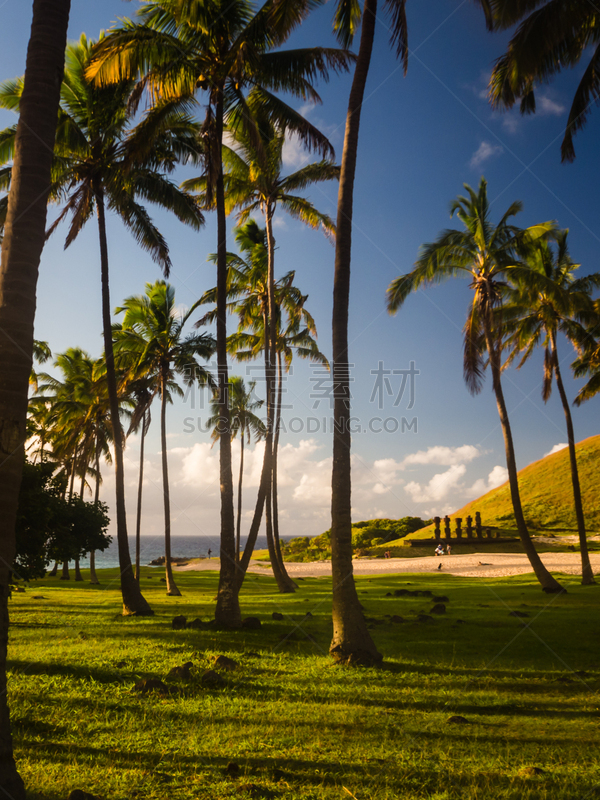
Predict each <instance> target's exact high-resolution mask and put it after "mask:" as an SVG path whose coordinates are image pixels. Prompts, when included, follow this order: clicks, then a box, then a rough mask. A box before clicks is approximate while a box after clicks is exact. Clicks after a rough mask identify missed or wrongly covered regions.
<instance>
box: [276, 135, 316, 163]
mask: <svg viewBox="0 0 600 800" xmlns="http://www.w3.org/2000/svg"><path fill="white" fill-rule="evenodd" d="M281 155H282V159H283V166H284V167H288V168H291V169H294V170H297V169H300V167H304V166H306V164H308V162H309V161H310V155H309V153H308V151H307V150H306V148H305V147H304V145H303V144H302V142H301V141H300V139H299V138H298V137H297V136H288V137H286V140H285V144H284V145H283V152H282V154H281Z"/></svg>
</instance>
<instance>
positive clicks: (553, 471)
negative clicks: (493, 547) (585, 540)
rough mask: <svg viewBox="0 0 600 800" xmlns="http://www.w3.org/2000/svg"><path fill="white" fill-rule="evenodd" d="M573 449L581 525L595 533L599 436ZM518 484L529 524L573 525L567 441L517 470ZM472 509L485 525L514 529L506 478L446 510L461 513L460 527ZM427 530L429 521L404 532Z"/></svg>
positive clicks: (599, 520) (599, 513) (598, 529)
mask: <svg viewBox="0 0 600 800" xmlns="http://www.w3.org/2000/svg"><path fill="white" fill-rule="evenodd" d="M576 452H577V465H578V468H579V480H580V483H581V494H582V497H583V510H584V513H585V521H586V528H587V530H588V533H600V491H599V486H598V484H599V482H600V436H591V437H590V438H589V439H584V440H583V441H582V442H579V444H577V445H576ZM519 489H520V491H521V502H522V503H523V513H524V514H525V519H526V520H527V523H528V525H529V526H530V527H531V529H532V530H537V531H539V530H549V529H552V528H554V529H557V528H568V529H571V530H573V532H576V531H577V522H576V520H575V510H574V508H573V488H572V484H571V469H570V466H569V451H568V449H567V448H566V447H565V448H564V449H563V450H560V451H559V452H558V453H553V454H552V455H550V456H546V457H545V458H542V459H540V460H539V461H534V462H533V464H530V465H529V466H528V467H525V468H524V469H522V470H520V471H519ZM476 511H479V513H480V514H481V521H482V523H483V525H484V526H486V525H489V526H490V527H498V528H509V529H510V528H513V529H514V528H515V518H514V515H513V510H512V503H511V500H510V490H509V487H508V482H507V483H504V484H502V486H499V487H498V488H497V489H492V490H491V491H490V492H488V493H487V494H484V495H482V496H481V497H479V498H478V499H477V500H473V501H472V502H470V503H467V505H466V506H463V507H462V508H460V509H458V511H455V512H453V513H452V514H449V516H450V518H451V519H454V518H455V517H461V518H462V520H463V529H464V527H465V519H466V517H467V516H469V515H470V516H472V517H473V520H474V519H475V512H476ZM432 530H433V526H428V527H427V528H423V529H422V530H420V531H418V532H416V533H413V534H409V536H408V537H407V538H410V539H414V538H425V537H426V536H430V535H432ZM452 530H454V525H452Z"/></svg>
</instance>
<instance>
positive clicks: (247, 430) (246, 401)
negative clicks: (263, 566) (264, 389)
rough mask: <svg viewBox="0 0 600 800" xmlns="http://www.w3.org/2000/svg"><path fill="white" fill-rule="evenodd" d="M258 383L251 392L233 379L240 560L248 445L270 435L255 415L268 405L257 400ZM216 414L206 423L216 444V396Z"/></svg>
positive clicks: (232, 422)
mask: <svg viewBox="0 0 600 800" xmlns="http://www.w3.org/2000/svg"><path fill="white" fill-rule="evenodd" d="M255 389H256V381H250V383H249V384H248V389H246V385H245V383H244V379H243V378H241V377H239V376H238V375H232V376H231V377H230V378H229V415H230V416H229V424H230V426H231V437H232V439H235V437H236V436H237V434H238V433H239V434H240V472H239V478H238V493H237V519H236V529H235V547H236V558H237V560H238V561H239V558H240V534H241V525H242V481H243V477H244V443H245V442H246V441H247V444H250V443H251V441H252V436H254V440H255V441H256V442H258V441H259V440H260V439H262V438H263V437H264V435H265V432H266V426H265V424H264V423H263V421H262V420H261V419H260V417H257V416H256V414H255V413H254V412H255V411H258V409H259V408H261V407H262V406H263V404H264V400H255V399H254V396H255V394H254V393H255ZM211 406H212V412H213V413H212V415H211V416H210V417H209V418H208V420H207V421H206V426H207V428H212V434H211V436H212V438H213V440H214V441H215V442H216V441H217V440H218V439H219V436H220V435H221V425H222V420H221V417H220V415H219V411H220V406H219V403H218V398H216V397H213V400H212V403H211Z"/></svg>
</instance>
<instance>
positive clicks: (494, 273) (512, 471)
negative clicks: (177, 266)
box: [388, 178, 562, 592]
mask: <svg viewBox="0 0 600 800" xmlns="http://www.w3.org/2000/svg"><path fill="white" fill-rule="evenodd" d="M464 186H465V189H466V191H467V196H459V197H458V198H457V199H456V200H454V201H453V202H452V203H451V204H450V215H451V216H454V214H456V215H457V217H458V218H459V219H460V221H461V222H462V223H463V225H464V228H465V230H463V231H461V230H446V231H443V232H442V233H441V234H440V236H439V237H438V238H437V239H436V241H435V242H433V243H429V244H425V245H423V246H422V248H421V253H420V256H419V258H418V259H417V261H416V263H415V268H414V269H413V270H412V272H409V273H408V274H406V275H401V276H400V277H399V278H396V279H395V280H394V281H392V283H391V284H390V286H389V288H388V310H389V311H390V313H392V314H394V313H396V311H397V310H398V309H399V308H400V307H401V306H402V304H403V303H404V301H405V300H406V298H407V297H408V295H409V294H410V293H411V292H414V291H416V290H417V289H419V288H421V287H422V286H430V285H432V284H436V283H441V282H442V281H444V280H446V279H448V278H453V277H456V276H466V277H467V278H469V280H470V281H471V284H470V286H471V288H472V289H473V301H472V303H471V305H470V307H469V311H468V316H467V321H466V323H465V328H464V333H465V337H464V359H463V376H464V379H465V382H466V384H467V388H468V389H469V391H470V392H471V394H477V393H479V392H480V391H481V389H482V386H483V370H484V366H485V362H484V353H485V351H486V350H487V357H488V360H489V365H490V369H491V372H492V385H493V389H494V394H495V396H496V404H497V406H498V413H499V415H500V424H501V426H502V434H503V436H504V446H505V450H506V467H507V469H508V481H509V485H510V495H511V499H512V505H513V510H514V515H515V520H516V523H517V529H518V531H519V538H520V539H521V543H522V545H523V549H524V550H525V552H526V554H527V557H528V558H529V562H530V564H531V566H532V568H533V571H534V572H535V574H536V577H537V579H538V580H539V582H540V584H541V585H542V588H543V589H544V591H546V592H556V591H561V590H562V589H561V586H560V584H559V583H558V582H557V581H556V580H555V579H554V578H553V577H552V575H551V574H550V573H549V572H548V570H547V569H546V567H545V566H544V564H543V563H542V560H541V559H540V557H539V555H538V553H537V551H536V549H535V547H534V545H533V542H532V540H531V537H530V535H529V531H528V529H527V524H526V522H525V517H524V515H523V509H522V506H521V497H520V494H519V483H518V479H517V464H516V459H515V450H514V445H513V439H512V432H511V428H510V422H509V419H508V411H507V408H506V402H505V400H504V393H503V391H502V383H501V377H500V373H501V354H502V327H501V325H500V324H498V321H497V320H498V316H499V314H498V309H500V307H501V303H502V289H503V287H504V284H505V282H506V280H507V279H512V280H518V279H519V277H521V276H523V275H525V276H527V275H528V274H529V272H530V270H529V269H528V268H527V267H526V265H525V264H524V263H523V261H522V257H521V255H520V253H521V251H522V250H523V249H524V248H526V247H530V246H531V244H532V243H533V242H535V241H537V240H539V239H540V238H542V237H544V236H547V235H548V234H549V233H552V232H553V231H554V224H553V223H551V222H545V223H542V224H540V225H535V226H532V227H530V228H526V229H525V230H521V229H520V228H517V227H516V226H514V225H512V224H510V222H509V220H510V219H511V217H513V216H515V214H517V213H518V212H519V211H521V208H522V205H521V203H519V202H515V203H512V205H511V206H510V207H509V208H508V209H507V211H506V212H505V214H504V215H503V216H502V218H501V219H500V221H499V222H498V224H497V225H494V224H493V223H492V221H491V220H490V208H489V203H488V199H487V183H486V181H485V179H484V178H482V179H481V182H480V184H479V190H478V191H477V192H476V191H475V190H474V189H472V188H471V187H470V186H468V185H467V184H464ZM495 312H496V313H495Z"/></svg>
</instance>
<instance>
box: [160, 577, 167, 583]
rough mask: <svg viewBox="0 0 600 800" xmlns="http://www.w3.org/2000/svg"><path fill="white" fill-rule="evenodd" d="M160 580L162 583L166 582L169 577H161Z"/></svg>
mask: <svg viewBox="0 0 600 800" xmlns="http://www.w3.org/2000/svg"><path fill="white" fill-rule="evenodd" d="M159 580H160V581H161V582H162V583H166V582H167V579H166V578H160V579H159Z"/></svg>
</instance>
